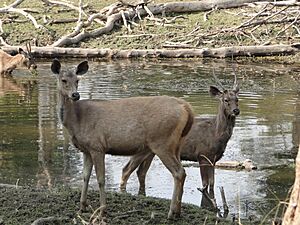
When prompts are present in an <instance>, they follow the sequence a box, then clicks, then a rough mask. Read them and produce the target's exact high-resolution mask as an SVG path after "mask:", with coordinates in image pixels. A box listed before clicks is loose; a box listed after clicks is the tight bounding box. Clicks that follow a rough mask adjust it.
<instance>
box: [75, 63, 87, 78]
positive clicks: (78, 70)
mask: <svg viewBox="0 0 300 225" xmlns="http://www.w3.org/2000/svg"><path fill="white" fill-rule="evenodd" d="M88 70H89V64H88V61H83V62H81V63H80V64H79V65H78V66H77V68H76V75H83V74H85V73H86V72H87V71H88Z"/></svg>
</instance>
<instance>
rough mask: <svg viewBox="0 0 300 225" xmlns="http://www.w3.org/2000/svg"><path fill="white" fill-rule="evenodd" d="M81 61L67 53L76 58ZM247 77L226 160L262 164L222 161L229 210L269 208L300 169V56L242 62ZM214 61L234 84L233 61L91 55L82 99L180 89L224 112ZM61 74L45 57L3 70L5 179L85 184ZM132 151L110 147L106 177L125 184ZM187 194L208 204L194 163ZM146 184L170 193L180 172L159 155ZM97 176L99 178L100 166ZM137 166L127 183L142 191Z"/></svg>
mask: <svg viewBox="0 0 300 225" xmlns="http://www.w3.org/2000/svg"><path fill="white" fill-rule="evenodd" d="M77 63H78V62H66V63H65V65H68V66H69V67H72V66H73V67H74V65H76V64H77ZM234 67H235V70H236V74H237V76H238V80H239V82H240V85H241V91H240V95H239V98H240V109H241V115H240V116H239V117H238V118H237V123H236V127H235V129H234V133H233V136H232V138H231V140H230V141H229V143H228V146H227V149H226V152H225V155H224V157H223V159H222V160H238V161H243V160H245V159H251V160H252V161H253V162H254V163H255V165H257V167H258V170H256V171H245V170H241V171H236V170H220V169H218V170H216V197H217V202H218V203H219V204H221V200H220V199H221V198H220V193H219V191H218V189H217V187H220V186H223V187H224V188H225V193H226V198H227V202H228V204H229V207H230V213H231V214H236V213H237V212H238V211H240V212H241V215H242V217H248V216H250V215H252V214H256V215H260V216H263V215H265V214H266V213H267V212H269V211H270V210H271V209H272V208H273V207H275V206H276V205H277V204H278V202H279V200H278V199H282V200H284V199H285V198H286V196H287V192H288V190H289V188H290V187H291V185H292V183H293V179H294V158H295V154H296V149H297V147H295V146H298V144H299V135H300V130H299V128H300V117H299V115H300V95H299V81H298V73H299V70H300V66H299V67H297V66H293V67H292V66H283V65H276V64H274V65H272V64H267V63H257V64H235V66H234ZM212 68H214V70H215V74H216V76H217V77H218V78H219V79H220V81H221V82H222V84H223V86H224V87H226V88H231V87H232V83H233V75H232V70H233V69H232V68H233V67H232V65H231V64H230V63H228V64H227V63H224V62H223V63H216V62H205V61H156V60H155V61H110V62H90V71H89V73H88V74H86V75H85V76H84V77H82V79H81V81H80V84H79V92H80V93H81V98H82V99H97V98H103V99H117V98H125V97H130V96H149V95H171V96H177V97H180V98H183V99H185V100H187V101H188V102H190V103H191V104H192V106H193V108H194V110H195V112H196V114H199V115H201V116H212V115H214V114H215V113H216V110H217V104H218V101H217V100H215V99H213V98H211V97H210V96H209V94H208V87H209V85H215V84H216V81H215V80H214V78H213V76H212V75H211V74H212ZM56 92H57V89H56V78H55V75H53V74H52V73H51V71H50V62H46V63H40V64H39V70H38V76H33V75H31V74H30V73H29V72H27V71H15V73H14V76H13V77H0V183H8V184H15V183H16V182H18V183H19V185H32V186H43V187H49V188H50V187H52V186H55V185H62V184H64V185H70V186H76V187H77V186H80V185H81V175H82V155H81V153H80V152H79V151H78V150H77V149H75V148H74V147H73V146H72V145H71V144H69V139H68V135H67V133H66V131H65V130H64V129H63V128H62V126H61V124H60V122H59V120H58V117H57V108H56V105H57V93H56ZM127 160H128V158H127V157H116V156H107V157H106V174H107V176H106V186H107V188H108V189H110V190H118V185H119V181H120V176H121V168H122V167H123V166H124V165H125V164H126V162H127ZM186 172H187V175H188V176H187V179H186V183H185V190H184V196H183V201H185V202H190V203H193V204H196V205H199V204H200V199H201V193H200V192H199V191H198V190H197V187H201V186H202V184H201V180H200V175H199V168H197V167H196V166H193V165H192V166H189V167H186ZM146 183H147V190H146V192H147V194H148V195H151V196H156V197H163V198H171V195H172V190H173V179H172V177H171V174H170V173H169V172H168V171H167V170H166V169H165V167H164V166H163V165H162V164H161V162H160V160H159V159H157V158H155V160H154V162H153V163H152V166H151V168H150V170H149V173H148V175H147V182H146ZM90 184H91V185H92V186H93V187H94V188H96V186H97V185H96V179H95V176H93V178H92V179H91V181H90ZM137 190H138V186H137V178H136V176H135V174H133V176H132V177H131V179H130V180H129V184H128V191H129V192H130V193H133V194H135V193H137Z"/></svg>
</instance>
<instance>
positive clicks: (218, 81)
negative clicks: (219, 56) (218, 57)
mask: <svg viewBox="0 0 300 225" xmlns="http://www.w3.org/2000/svg"><path fill="white" fill-rule="evenodd" d="M213 77H214V78H215V80H216V82H217V83H218V85H219V86H220V88H222V90H223V91H224V90H225V88H224V87H223V85H222V84H221V82H220V80H219V79H218V78H217V76H216V74H215V68H213Z"/></svg>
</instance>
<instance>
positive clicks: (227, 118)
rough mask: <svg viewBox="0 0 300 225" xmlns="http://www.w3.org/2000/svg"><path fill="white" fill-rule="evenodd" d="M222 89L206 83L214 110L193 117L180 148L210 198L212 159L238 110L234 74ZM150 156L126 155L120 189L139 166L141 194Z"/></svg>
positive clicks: (223, 144) (221, 148)
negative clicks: (228, 86) (215, 101)
mask: <svg viewBox="0 0 300 225" xmlns="http://www.w3.org/2000/svg"><path fill="white" fill-rule="evenodd" d="M217 81H218V80H217ZM218 83H219V82H218ZM219 85H221V84H220V83H219ZM221 87H222V86H221ZM222 89H223V90H222V91H221V90H219V89H218V88H217V87H215V86H210V88H209V93H210V95H211V96H212V97H215V98H217V99H218V100H219V109H218V113H217V115H216V116H215V117H213V118H195V121H194V124H193V126H192V128H191V130H190V132H189V133H188V135H187V136H186V138H185V140H184V142H183V145H182V149H181V152H180V157H181V159H182V160H188V161H195V162H197V161H198V162H199V166H200V174H201V178H202V185H203V187H204V188H203V190H204V191H205V192H204V194H205V197H210V198H211V199H210V200H213V198H214V182H215V167H214V166H215V163H216V162H217V161H218V160H220V159H221V157H222V156H223V153H224V151H225V148H226V146H227V143H228V141H229V139H230V137H231V135H232V131H233V128H234V126H235V119H236V116H238V115H239V113H240V110H239V105H238V92H239V85H238V83H237V78H236V76H235V80H234V85H233V89H232V90H225V89H224V88H223V87H222ZM153 157H154V154H151V155H149V156H148V158H147V159H146V160H145V161H144V162H142V163H141V164H137V163H136V161H137V160H138V159H137V157H136V156H132V157H131V158H130V160H129V162H128V163H127V164H126V166H125V167H124V168H123V173H122V179H121V184H120V188H121V190H126V185H127V181H128V178H129V176H130V174H131V173H132V172H133V171H134V170H135V169H136V168H137V167H139V168H138V170H137V175H138V180H139V183H140V187H139V193H140V194H143V195H144V194H145V177H146V173H147V171H148V169H149V167H150V165H151V162H152V159H153ZM208 190H209V192H208Z"/></svg>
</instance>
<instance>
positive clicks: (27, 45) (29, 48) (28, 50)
mask: <svg viewBox="0 0 300 225" xmlns="http://www.w3.org/2000/svg"><path fill="white" fill-rule="evenodd" d="M26 49H27V52H28V53H31V44H30V42H28V43H26Z"/></svg>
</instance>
